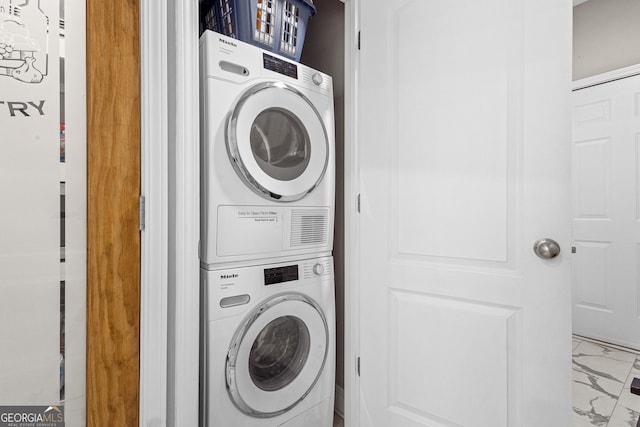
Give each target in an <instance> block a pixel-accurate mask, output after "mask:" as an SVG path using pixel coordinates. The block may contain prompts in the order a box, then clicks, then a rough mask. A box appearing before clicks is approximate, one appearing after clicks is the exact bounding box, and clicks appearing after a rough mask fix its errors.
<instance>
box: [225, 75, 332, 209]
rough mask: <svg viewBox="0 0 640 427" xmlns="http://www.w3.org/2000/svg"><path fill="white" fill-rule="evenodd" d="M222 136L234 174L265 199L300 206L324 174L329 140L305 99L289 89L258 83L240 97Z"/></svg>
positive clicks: (320, 119)
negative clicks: (297, 203) (224, 134)
mask: <svg viewBox="0 0 640 427" xmlns="http://www.w3.org/2000/svg"><path fill="white" fill-rule="evenodd" d="M226 132H227V133H226V141H227V152H228V154H229V158H230V161H231V164H232V165H233V167H234V169H235V171H236V172H237V173H238V175H239V176H240V178H241V179H242V180H243V181H244V183H245V184H247V185H248V186H249V188H250V189H251V190H253V191H254V192H256V193H257V194H259V195H261V196H262V197H264V198H266V199H269V200H277V201H283V202H286V201H295V200H299V199H301V198H303V197H304V196H305V195H307V194H308V193H309V192H311V191H313V189H314V188H316V187H317V185H318V184H319V183H320V181H321V180H322V178H323V177H324V174H325V172H326V170H327V166H328V164H329V155H330V152H329V137H328V134H327V131H326V129H325V126H324V122H323V119H322V117H321V116H320V113H319V112H318V110H317V109H316V107H315V106H314V105H313V103H312V102H311V101H310V100H309V98H307V97H306V96H305V95H304V94H302V93H301V92H300V91H298V90H297V89H296V88H294V87H292V86H289V85H287V84H284V83H281V82H266V83H259V84H256V85H254V86H252V87H250V88H249V89H247V90H246V91H245V92H243V94H242V95H241V96H240V98H239V100H238V102H237V103H236V105H235V106H234V108H233V110H232V111H231V114H230V115H229V119H228V122H227V130H226Z"/></svg>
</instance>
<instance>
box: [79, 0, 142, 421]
mask: <svg viewBox="0 0 640 427" xmlns="http://www.w3.org/2000/svg"><path fill="white" fill-rule="evenodd" d="M139 25H140V22H139V1H138V0H111V1H101V0H87V425H88V426H137V425H138V419H139V418H138V406H139V360H140V352H139V342H140V232H139V229H138V227H139V224H138V201H139V199H138V197H139V195H140V34H139V32H140V30H139Z"/></svg>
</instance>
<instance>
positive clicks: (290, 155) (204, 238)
mask: <svg viewBox="0 0 640 427" xmlns="http://www.w3.org/2000/svg"><path fill="white" fill-rule="evenodd" d="M200 58H201V60H200V73H201V91H200V93H201V99H200V102H201V120H200V123H201V134H200V135H201V138H200V140H201V159H202V163H201V177H202V178H201V253H200V260H201V265H202V267H203V268H206V269H212V268H218V267H221V266H224V265H225V264H227V265H228V263H236V264H235V265H238V264H237V263H238V262H243V261H248V260H249V261H250V260H261V261H260V262H275V261H279V260H284V259H299V258H301V257H303V256H304V255H307V254H314V255H313V256H318V255H331V250H332V249H333V225H334V197H335V196H334V194H335V154H334V152H335V149H334V140H335V138H334V110H333V88H332V79H331V77H330V76H328V75H326V74H323V73H321V72H318V71H316V70H313V69H311V68H309V67H306V66H304V65H302V64H298V63H295V62H292V61H290V60H287V59H285V58H282V57H279V56H277V55H274V54H273V53H271V52H267V51H264V50H262V49H260V48H257V47H255V46H252V45H249V44H246V43H243V42H241V41H238V40H236V39H232V38H228V37H225V36H223V35H220V34H218V33H214V32H212V31H205V32H204V33H203V35H202V37H201V39H200ZM263 260H269V261H263Z"/></svg>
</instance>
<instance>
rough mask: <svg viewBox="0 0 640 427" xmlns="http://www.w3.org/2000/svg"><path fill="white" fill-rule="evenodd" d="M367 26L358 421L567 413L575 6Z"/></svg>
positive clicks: (529, 1) (538, 2)
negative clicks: (554, 251)
mask: <svg viewBox="0 0 640 427" xmlns="http://www.w3.org/2000/svg"><path fill="white" fill-rule="evenodd" d="M360 21H361V22H360V24H361V26H360V28H361V46H362V47H361V51H360V64H359V69H360V74H359V86H358V98H357V99H358V108H359V115H358V119H357V120H358V127H357V132H358V144H359V146H360V149H359V161H360V193H361V213H360V215H359V218H360V222H359V226H360V234H359V236H360V237H359V239H358V245H359V248H360V249H359V254H360V258H359V260H358V262H359V264H360V266H361V267H360V273H359V292H360V295H359V298H360V303H359V313H360V314H359V328H360V329H359V331H360V357H361V359H360V374H361V376H360V378H359V380H358V381H359V386H360V400H359V402H358V406H359V409H358V414H359V418H360V420H359V424H360V425H362V426H380V427H388V426H393V427H401V426H474V427H478V426H489V427H500V426H561V427H566V426H569V425H571V403H570V399H571V392H570V375H569V374H570V370H571V368H570V355H571V348H570V342H571V339H570V333H571V322H570V308H571V300H570V299H571V279H570V265H569V259H570V256H571V255H570V247H571V238H570V227H571V224H570V151H569V144H567V141H568V140H569V138H570V125H569V123H570V118H569V111H570V108H569V106H570V89H571V88H570V81H571V78H570V71H571V49H570V48H571V3H570V2H569V1H557V0H487V1H483V2H478V1H475V0H462V1H456V2H445V1H442V2H434V1H424V0H423V1H417V0H413V1H412V0H407V1H386V0H366V1H363V2H362V7H361V9H360ZM545 237H549V238H552V239H555V240H556V241H557V242H558V243H559V245H560V247H561V248H562V252H561V253H560V254H559V255H558V256H557V257H555V258H553V259H541V258H539V257H537V256H536V255H535V254H534V251H533V246H534V242H535V241H537V240H538V239H540V238H545Z"/></svg>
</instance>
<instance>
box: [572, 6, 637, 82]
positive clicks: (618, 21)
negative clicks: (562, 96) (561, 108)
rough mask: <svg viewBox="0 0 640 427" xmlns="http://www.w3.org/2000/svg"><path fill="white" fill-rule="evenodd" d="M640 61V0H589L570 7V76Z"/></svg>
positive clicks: (574, 77)
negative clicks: (571, 54) (571, 42)
mask: <svg viewBox="0 0 640 427" xmlns="http://www.w3.org/2000/svg"><path fill="white" fill-rule="evenodd" d="M638 63H640V1H638V0H589V1H587V2H586V3H582V4H580V5H578V6H576V7H574V8H573V79H574V80H579V79H582V78H585V77H590V76H594V75H596V74H601V73H605V72H607V71H612V70H615V69H618V68H622V67H628V66H630V65H635V64H638Z"/></svg>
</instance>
